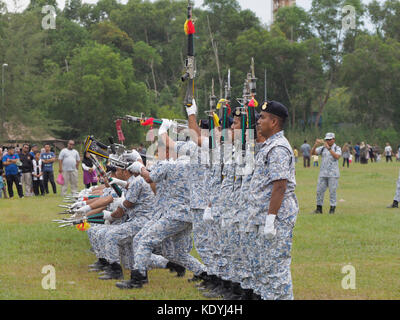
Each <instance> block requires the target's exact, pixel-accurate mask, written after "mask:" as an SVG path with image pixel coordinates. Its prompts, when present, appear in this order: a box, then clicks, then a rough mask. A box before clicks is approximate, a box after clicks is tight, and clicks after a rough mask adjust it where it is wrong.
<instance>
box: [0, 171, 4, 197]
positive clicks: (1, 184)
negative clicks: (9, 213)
mask: <svg viewBox="0 0 400 320" xmlns="http://www.w3.org/2000/svg"><path fill="white" fill-rule="evenodd" d="M3 188H4V180H3V169H0V198H1V196H2V194H3V192H2V191H3Z"/></svg>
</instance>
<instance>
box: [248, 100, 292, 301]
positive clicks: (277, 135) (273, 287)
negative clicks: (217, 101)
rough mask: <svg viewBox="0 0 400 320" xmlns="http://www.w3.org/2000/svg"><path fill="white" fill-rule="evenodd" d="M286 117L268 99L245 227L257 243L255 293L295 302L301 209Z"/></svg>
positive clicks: (284, 111)
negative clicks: (295, 236) (294, 251)
mask: <svg viewBox="0 0 400 320" xmlns="http://www.w3.org/2000/svg"><path fill="white" fill-rule="evenodd" d="M287 117H288V111H287V109H286V107H285V106H283V105H282V104H281V103H279V102H276V101H266V102H264V104H263V106H262V107H261V116H260V119H259V120H258V122H257V127H258V130H259V132H261V134H262V135H263V136H264V137H265V138H266V141H265V142H264V144H263V146H262V148H261V150H260V151H259V152H258V154H257V157H256V159H255V167H254V173H253V175H252V179H251V182H250V190H251V193H250V194H249V202H248V220H247V229H248V231H249V232H250V233H252V234H254V235H255V237H256V239H255V243H256V244H257V246H254V249H255V251H257V252H256V254H254V255H253V257H252V260H253V261H251V264H252V268H253V273H254V277H255V280H256V287H255V288H254V292H255V293H257V294H259V295H261V298H262V299H264V300H266V299H268V300H277V299H293V288H292V279H291V272H290V265H291V248H292V233H293V228H294V224H295V222H296V218H297V214H298V211H299V207H298V202H297V198H296V195H295V193H294V191H295V186H296V180H295V161H294V155H293V151H292V148H291V146H290V144H289V142H288V141H287V139H286V138H285V137H284V133H283V130H282V129H283V125H284V122H285V120H286V118H287Z"/></svg>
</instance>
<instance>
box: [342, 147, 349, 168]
mask: <svg viewBox="0 0 400 320" xmlns="http://www.w3.org/2000/svg"><path fill="white" fill-rule="evenodd" d="M342 157H343V167H344V165H345V163H347V168H348V167H349V159H350V148H349V144H348V143H345V144H344V146H343V148H342Z"/></svg>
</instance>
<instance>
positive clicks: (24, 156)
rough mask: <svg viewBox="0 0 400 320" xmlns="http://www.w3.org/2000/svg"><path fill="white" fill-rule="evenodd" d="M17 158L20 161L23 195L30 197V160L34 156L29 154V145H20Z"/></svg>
mask: <svg viewBox="0 0 400 320" xmlns="http://www.w3.org/2000/svg"><path fill="white" fill-rule="evenodd" d="M19 158H20V160H21V162H22V166H21V170H22V174H21V184H22V186H23V189H24V190H25V196H27V197H31V196H33V189H32V169H33V167H32V160H33V158H34V157H32V156H31V153H30V152H29V145H28V144H27V143H24V144H23V145H22V151H21V153H20V154H19Z"/></svg>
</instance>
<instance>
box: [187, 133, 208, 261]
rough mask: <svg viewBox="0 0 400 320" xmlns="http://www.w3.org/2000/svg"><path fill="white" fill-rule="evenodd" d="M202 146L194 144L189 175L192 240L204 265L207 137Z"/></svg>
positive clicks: (206, 258)
mask: <svg viewBox="0 0 400 320" xmlns="http://www.w3.org/2000/svg"><path fill="white" fill-rule="evenodd" d="M202 141H203V142H204V143H203V145H202V147H198V146H195V147H196V148H195V149H196V150H197V152H196V150H194V152H193V155H192V157H191V160H190V163H191V170H190V171H191V175H190V178H189V180H190V210H191V215H192V216H193V240H194V245H195V247H196V251H197V253H198V254H199V256H200V259H201V261H202V262H203V264H204V265H206V266H207V265H209V264H210V252H209V246H210V245H209V239H208V228H207V223H205V222H204V221H203V215H204V210H205V209H206V208H207V206H208V200H207V187H206V182H207V180H206V173H207V170H208V168H207V161H208V146H206V142H207V143H208V140H207V139H203V140H202Z"/></svg>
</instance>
